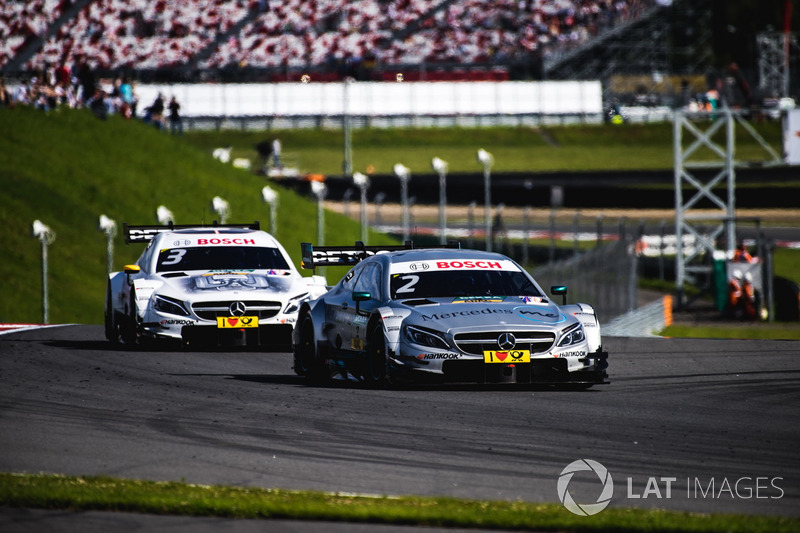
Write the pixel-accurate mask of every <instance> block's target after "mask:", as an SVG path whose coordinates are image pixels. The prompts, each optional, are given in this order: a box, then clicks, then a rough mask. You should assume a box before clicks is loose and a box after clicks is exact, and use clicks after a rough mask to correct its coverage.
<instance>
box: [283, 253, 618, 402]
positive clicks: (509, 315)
mask: <svg viewBox="0 0 800 533" xmlns="http://www.w3.org/2000/svg"><path fill="white" fill-rule="evenodd" d="M302 251H303V267H304V268H314V267H316V266H323V265H355V266H354V267H353V268H352V269H351V270H350V271H349V272H348V273H347V274H346V275H345V276H344V277H343V278H342V280H341V281H340V282H339V283H338V284H337V285H336V286H334V287H333V288H332V289H331V290H330V291H328V292H327V293H325V294H324V295H322V296H321V297H319V298H317V299H316V300H311V301H309V302H307V303H304V304H303V305H302V307H301V309H300V314H299V316H298V321H297V325H296V326H295V330H294V340H293V342H294V369H295V372H296V373H297V374H299V375H303V376H307V377H308V378H309V379H311V380H314V381H319V380H324V379H328V378H330V377H333V376H337V375H338V376H341V377H345V378H354V379H356V380H360V381H363V382H366V383H368V384H382V383H387V382H388V383H391V382H398V381H430V380H433V381H454V382H472V383H547V384H562V385H569V386H571V387H573V388H575V387H577V388H586V387H591V386H592V385H595V384H600V383H607V382H608V381H607V377H608V376H607V374H606V368H607V367H608V362H607V359H608V354H607V353H606V352H605V351H603V348H602V343H601V338H600V325H599V323H598V321H597V316H596V314H595V311H594V309H593V308H592V306H590V305H587V304H582V303H575V304H571V305H567V304H566V291H567V288H566V287H564V286H555V287H552V288H551V292H552V293H553V294H557V295H561V296H562V297H563V298H564V301H563V302H562V304H561V305H559V304H557V303H555V302H554V301H553V300H552V299H550V298H548V297H547V295H546V294H545V292H544V291H543V290H542V288H541V287H540V286H539V285H538V284H537V283H536V281H535V280H534V279H533V278H532V277H531V276H530V275H529V274H528V273H527V272H526V271H525V270H524V269H523V268H522V267H520V266H519V265H518V264H517V263H516V262H514V261H513V260H511V259H509V258H508V257H506V256H504V255H501V254H498V253H490V252H483V251H477V250H462V249H458V248H457V243H456V244H454V245H453V246H452V247H438V248H433V249H419V248H417V249H414V248H412V247H411V246H410V244H409V245H406V246H394V247H380V246H369V247H367V246H364V245H363V244H361V243H356V246H350V247H333V246H326V247H313V246H312V245H310V244H308V243H304V244H303V245H302Z"/></svg>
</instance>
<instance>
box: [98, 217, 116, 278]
mask: <svg viewBox="0 0 800 533" xmlns="http://www.w3.org/2000/svg"><path fill="white" fill-rule="evenodd" d="M99 225H100V231H102V232H103V233H105V234H106V259H107V260H106V273H107V274H110V273H111V272H112V271H113V270H114V237H115V236H116V235H117V223H116V222H114V221H113V220H111V219H110V218H108V217H107V216H106V215H100V224H99Z"/></svg>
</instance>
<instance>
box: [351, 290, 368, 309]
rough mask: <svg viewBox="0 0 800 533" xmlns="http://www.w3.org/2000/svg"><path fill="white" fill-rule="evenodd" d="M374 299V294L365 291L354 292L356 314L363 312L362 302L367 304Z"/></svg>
mask: <svg viewBox="0 0 800 533" xmlns="http://www.w3.org/2000/svg"><path fill="white" fill-rule="evenodd" d="M371 298H372V293H369V292H363V291H353V301H355V302H356V314H358V313H360V312H361V309H359V305H358V304H360V303H361V302H366V301H368V300H370V299H371Z"/></svg>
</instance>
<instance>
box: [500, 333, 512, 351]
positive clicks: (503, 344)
mask: <svg viewBox="0 0 800 533" xmlns="http://www.w3.org/2000/svg"><path fill="white" fill-rule="evenodd" d="M516 345H517V338H516V337H514V335H512V334H511V333H503V334H501V335H500V336H499V337H497V346H498V347H499V348H500V349H501V350H510V349H512V348H513V347H514V346H516Z"/></svg>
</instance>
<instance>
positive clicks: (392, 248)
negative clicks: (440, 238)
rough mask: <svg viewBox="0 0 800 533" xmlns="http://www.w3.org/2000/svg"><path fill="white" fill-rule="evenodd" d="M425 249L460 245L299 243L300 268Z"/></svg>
mask: <svg viewBox="0 0 800 533" xmlns="http://www.w3.org/2000/svg"><path fill="white" fill-rule="evenodd" d="M425 248H461V243H459V242H458V241H449V242H448V243H447V244H440V245H438V246H414V243H413V242H411V241H406V243H405V244H399V245H385V246H365V245H364V243H363V242H361V241H356V244H355V246H314V245H313V244H311V243H310V242H303V243H300V254H301V256H302V262H301V266H302V267H303V268H304V269H307V270H313V269H315V268H317V267H321V266H351V265H355V264H357V263H359V262H361V261H363V260H364V259H366V258H367V257H370V256H373V255H376V254H382V253H387V252H397V251H400V250H422V249H425Z"/></svg>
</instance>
